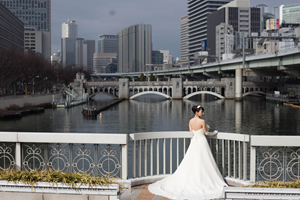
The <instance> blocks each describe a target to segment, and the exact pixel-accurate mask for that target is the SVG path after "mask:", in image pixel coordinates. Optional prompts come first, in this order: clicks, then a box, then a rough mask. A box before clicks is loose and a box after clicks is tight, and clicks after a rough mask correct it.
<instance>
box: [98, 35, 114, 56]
mask: <svg viewBox="0 0 300 200" xmlns="http://www.w3.org/2000/svg"><path fill="white" fill-rule="evenodd" d="M117 52H118V36H117V35H99V40H98V53H117Z"/></svg>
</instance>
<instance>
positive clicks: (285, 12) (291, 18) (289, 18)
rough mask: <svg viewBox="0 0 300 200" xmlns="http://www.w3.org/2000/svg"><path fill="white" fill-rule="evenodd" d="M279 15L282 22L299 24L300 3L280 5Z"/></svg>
mask: <svg viewBox="0 0 300 200" xmlns="http://www.w3.org/2000/svg"><path fill="white" fill-rule="evenodd" d="M279 15H280V17H281V19H280V21H281V22H282V23H284V24H300V4H297V5H288V6H285V5H284V6H281V7H280V14H279Z"/></svg>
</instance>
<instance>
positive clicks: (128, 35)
mask: <svg viewBox="0 0 300 200" xmlns="http://www.w3.org/2000/svg"><path fill="white" fill-rule="evenodd" d="M151 54H152V26H151V25H150V24H137V25H132V26H130V27H127V28H124V29H122V30H119V31H118V72H144V71H145V67H146V64H151V61H152V58H151Z"/></svg>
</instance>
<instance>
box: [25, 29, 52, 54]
mask: <svg viewBox="0 0 300 200" xmlns="http://www.w3.org/2000/svg"><path fill="white" fill-rule="evenodd" d="M24 32H25V37H24V39H25V40H24V48H25V50H28V51H30V52H33V53H41V54H42V55H43V57H44V58H45V59H47V60H50V58H51V57H50V58H49V57H48V56H49V55H51V52H50V50H51V49H50V48H49V47H50V46H51V39H50V37H51V35H50V32H45V31H37V30H36V28H34V27H26V28H25V31H24Z"/></svg>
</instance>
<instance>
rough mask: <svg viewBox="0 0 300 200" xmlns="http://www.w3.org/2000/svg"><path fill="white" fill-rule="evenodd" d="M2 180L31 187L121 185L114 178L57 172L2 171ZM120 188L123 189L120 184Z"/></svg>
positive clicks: (0, 177) (0, 172)
mask: <svg viewBox="0 0 300 200" xmlns="http://www.w3.org/2000/svg"><path fill="white" fill-rule="evenodd" d="M0 180H6V181H12V182H14V183H18V182H22V183H25V184H30V185H31V186H33V185H35V184H37V182H48V183H52V184H53V185H54V184H57V183H62V184H65V185H68V186H70V187H71V188H73V187H75V186H76V184H77V183H79V186H80V185H81V184H87V185H88V186H89V187H93V186H95V185H110V184H113V183H115V184H119V183H117V182H114V181H113V177H111V176H105V177H93V176H90V175H89V174H79V173H68V172H61V171H57V170H48V171H39V170H32V171H25V170H15V169H9V170H0ZM119 186H120V188H121V185H120V184H119Z"/></svg>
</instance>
